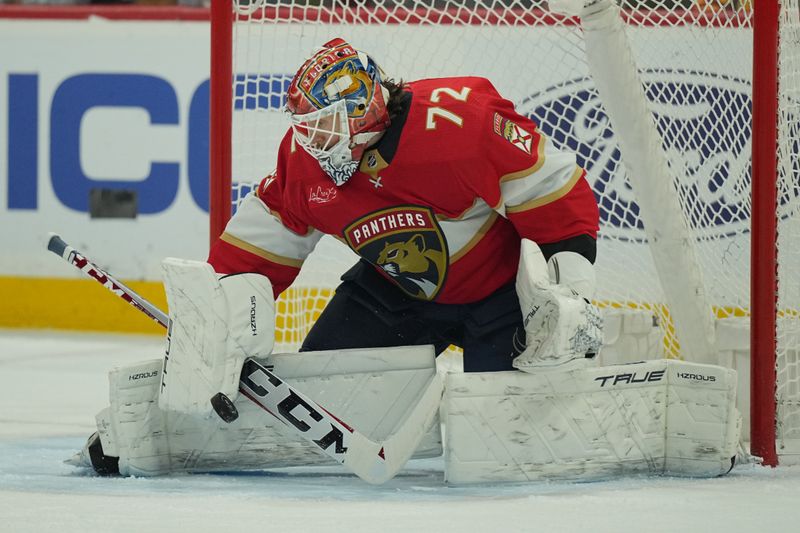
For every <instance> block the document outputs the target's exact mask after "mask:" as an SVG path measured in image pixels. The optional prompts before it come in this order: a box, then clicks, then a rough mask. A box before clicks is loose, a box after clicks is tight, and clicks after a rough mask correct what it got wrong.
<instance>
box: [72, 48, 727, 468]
mask: <svg viewBox="0 0 800 533" xmlns="http://www.w3.org/2000/svg"><path fill="white" fill-rule="evenodd" d="M286 102H287V103H286V111H287V113H288V115H289V117H290V119H291V123H292V126H291V128H290V129H289V131H287V132H286V135H285V137H284V138H283V141H282V142H281V145H280V148H279V155H278V164H277V169H276V170H275V171H274V172H273V173H272V174H270V175H269V176H267V177H266V178H265V179H264V180H263V181H262V182H261V184H260V186H259V187H258V188H257V190H255V191H253V192H252V193H251V194H250V195H249V196H248V197H247V198H246V199H245V200H244V202H243V204H242V205H241V206H240V207H239V209H238V210H237V212H236V214H235V215H234V217H233V218H232V219H231V221H230V222H229V224H228V226H227V228H226V231H225V233H224V234H223V235H222V236H221V237H220V239H219V240H218V241H217V242H216V244H215V245H214V246H213V247H212V249H211V252H210V256H209V259H208V262H195V261H187V260H179V259H167V260H166V261H165V262H164V267H163V268H164V280H165V286H166V291H167V298H168V302H169V309H170V319H171V327H170V332H169V335H168V339H167V355H166V358H160V359H156V360H152V361H147V362H143V363H141V364H138V365H134V366H131V367H128V368H121V369H116V370H114V371H112V372H111V374H110V381H111V387H110V405H109V407H108V408H106V409H104V410H102V411H101V412H100V413H99V414H98V415H97V427H98V431H97V433H95V434H94V435H92V436H91V437H90V439H89V441H88V443H87V445H86V447H85V448H84V450H82V451H81V452H80V453H79V454H77V455H76V457H75V458H74V459H73V462H74V463H75V464H77V465H84V466H92V467H93V468H94V469H95V470H96V471H97V472H99V473H101V474H121V475H138V476H154V475H168V474H171V473H177V472H210V471H215V470H225V471H235V470H248V469H267V468H274V467H288V466H294V465H304V466H306V465H312V464H323V463H332V462H333V461H336V462H339V463H341V464H343V465H344V466H346V467H347V468H349V469H350V470H351V471H353V472H354V473H355V474H357V475H358V476H359V477H361V478H363V479H364V480H366V481H368V482H371V483H382V482H385V481H387V480H388V479H391V477H392V476H394V475H395V474H396V473H397V472H398V471H399V470H400V469H401V468H402V467H403V465H404V464H405V462H406V461H407V459H409V458H410V457H412V456H413V457H431V456H438V455H441V454H442V453H443V454H444V464H445V480H446V481H447V482H450V483H478V482H501V481H531V480H539V479H598V478H604V477H610V476H616V475H624V474H628V473H650V474H671V475H686V476H717V475H721V474H724V473H726V472H728V470H729V469H730V468H731V465H732V457H734V455H735V453H736V449H737V445H738V441H739V433H740V425H741V423H740V416H739V414H738V412H737V411H736V408H735V382H736V379H735V375H734V373H733V371H730V370H727V369H723V368H719V367H715V366H709V365H694V364H690V363H685V362H681V361H672V360H656V361H650V362H644V363H638V364H632V365H624V366H607V367H598V366H596V363H595V355H596V354H597V353H598V350H599V349H600V348H601V345H602V341H603V335H602V328H603V324H602V319H601V315H600V312H599V310H598V308H597V307H596V306H595V305H593V303H592V301H591V297H592V294H593V291H594V287H595V275H594V266H593V264H594V260H595V253H596V246H595V239H596V237H597V230H598V208H597V204H596V201H595V198H594V195H593V193H592V190H591V188H590V187H589V184H588V182H587V180H586V175H585V174H586V173H585V171H584V169H582V168H581V167H580V166H578V165H577V164H576V158H575V155H574V154H570V153H565V152H562V151H559V150H558V149H556V148H555V147H554V146H553V144H552V143H551V142H549V141H548V139H546V138H545V137H544V136H542V134H541V133H540V131H539V129H538V127H537V125H536V124H535V123H534V122H532V121H531V119H530V118H528V117H526V116H522V115H520V114H517V113H516V111H515V110H514V106H513V104H512V103H511V102H510V101H508V100H506V99H504V98H503V97H501V96H500V94H498V92H497V91H496V90H495V88H494V87H493V86H492V84H491V83H490V82H489V81H488V80H486V79H483V78H478V77H452V78H438V79H425V80H420V81H412V82H398V81H393V80H391V79H388V78H386V77H384V75H383V72H382V71H381V69H380V68H379V67H378V65H377V64H376V62H375V60H374V59H373V58H371V57H370V56H368V55H367V54H365V53H363V52H361V51H359V50H356V49H355V48H354V47H352V46H351V45H350V44H349V43H347V42H346V41H344V40H342V39H334V40H332V41H330V42H328V43H326V44H324V45H323V46H322V47H321V48H320V49H319V50H318V51H316V52H315V53H314V54H313V55H312V56H311V57H310V59H308V60H307V61H306V62H305V63H304V64H303V65H302V66H301V67H300V69H299V70H298V72H297V74H296V75H295V76H294V78H293V79H292V82H291V84H290V86H289V88H288V92H287V95H286ZM325 234H328V235H333V236H335V237H336V238H338V239H339V240H341V241H342V242H344V243H345V244H347V245H348V246H349V247H350V248H351V249H352V250H353V251H354V252H356V253H357V254H358V255H359V256H360V257H361V259H360V261H359V262H358V263H357V264H356V265H354V266H353V268H352V269H351V270H349V271H348V272H347V273H345V274H344V276H343V277H342V282H341V284H340V285H339V287H338V288H337V290H336V293H335V296H334V297H333V299H332V300H331V301H330V303H329V304H328V306H327V307H326V309H325V310H324V312H323V313H322V315H321V316H320V317H319V320H318V321H317V322H316V324H315V325H314V327H313V328H312V329H311V331H310V332H309V334H308V336H307V338H306V339H305V341H304V343H303V346H302V348H301V351H300V353H296V354H274V353H272V348H273V344H274V322H275V313H274V308H275V305H274V298H275V297H277V295H279V294H280V293H281V292H283V291H284V290H285V289H286V288H287V287H288V286H289V285H290V284H291V283H292V281H293V280H294V278H295V277H296V276H297V274H298V272H299V271H300V267H301V265H302V263H303V261H304V259H305V258H306V257H307V256H308V255H309V254H310V253H311V251H312V250H313V249H314V247H315V245H316V243H317V242H318V241H319V239H320V238H321V237H322V236H323V235H325ZM450 344H454V345H456V346H459V347H461V348H463V354H464V372H463V373H461V372H459V373H450V374H447V376H446V379H445V380H444V381H445V383H444V384H443V383H442V379H441V377H440V376H439V375H437V372H436V366H435V356H436V355H437V354H438V353H440V352H442V351H443V350H444V349H445V348H446V347H447V346H448V345H450ZM212 398H213V400H212ZM442 427H444V428H445V429H446V431H445V432H444V433H445V435H446V440H445V441H444V442H443V440H442V432H441V428H442Z"/></svg>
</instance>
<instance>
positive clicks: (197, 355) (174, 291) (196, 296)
mask: <svg viewBox="0 0 800 533" xmlns="http://www.w3.org/2000/svg"><path fill="white" fill-rule="evenodd" d="M162 268H163V272H164V286H165V289H166V292H167V300H168V303H169V311H170V326H169V333H168V335H167V353H166V357H165V359H164V373H163V376H162V378H163V379H162V389H161V395H160V397H159V405H160V407H161V408H162V409H167V410H174V411H180V412H185V413H192V414H199V415H206V416H210V415H212V406H211V403H210V399H211V397H212V396H214V395H215V394H217V393H219V392H221V393H223V394H225V395H226V396H228V398H230V399H231V400H233V399H235V397H236V396H237V395H238V391H239V377H240V374H241V371H242V365H243V364H244V360H245V359H246V358H247V357H266V356H268V355H269V354H270V353H271V352H272V347H273V344H274V328H275V302H274V298H273V295H272V285H271V284H270V282H269V279H267V278H266V277H265V276H262V275H260V274H252V273H251V274H237V275H233V276H223V277H222V278H220V279H217V278H218V276H217V274H216V273H215V272H214V270H213V269H212V268H211V265H209V264H208V263H204V262H199V261H188V260H185V259H174V258H168V259H166V260H164V262H163V264H162Z"/></svg>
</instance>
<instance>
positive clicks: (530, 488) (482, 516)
mask: <svg viewBox="0 0 800 533" xmlns="http://www.w3.org/2000/svg"><path fill="white" fill-rule="evenodd" d="M162 349H163V343H162V341H161V340H160V339H155V338H152V337H135V336H111V335H108V336H100V335H78V334H60V333H41V332H17V331H7V332H0V532H3V533H5V532H15V533H16V532H45V531H47V532H58V533H72V532H80V533H94V532H98V533H104V532H160V531H175V532H178V531H180V532H189V533H194V532H214V533H222V532H224V531H236V532H239V531H245V530H250V529H251V528H253V529H256V528H257V530H258V531H264V532H294V531H299V532H304V531H314V532H321V531H324V532H326V533H328V532H337V531H346V532H360V531H369V532H382V531H404V532H406V533H420V532H428V531H431V532H437V533H439V532H449V531H454V532H459V533H471V532H486V533H505V532H510V531H532V532H533V531H542V532H547V533H560V532H580V533H599V532H615V533H616V532H637V533H639V532H643V533H650V532H669V533H676V532H685V533H692V532H702V533H713V532H720V533H723V532H724V533H734V532H751V531H753V532H755V531H771V530H774V531H780V532H781V533H788V532H793V531H800V503H798V501H800V468H797V467H795V468H785V467H783V468H777V469H764V468H760V467H754V466H742V467H738V468H736V469H735V470H734V471H733V472H732V473H731V474H730V475H728V476H727V477H724V478H717V479H698V480H691V479H676V478H626V479H617V480H611V481H605V482H595V483H555V482H549V483H530V484H514V485H495V486H470V487H448V486H446V485H444V483H443V474H442V468H443V465H442V461H441V459H436V460H427V461H415V462H412V463H410V464H409V465H408V467H407V468H406V470H404V471H403V472H402V474H401V475H400V476H399V477H397V478H395V479H394V480H392V481H391V482H389V483H387V484H386V485H383V486H380V487H373V486H369V485H366V484H364V483H363V482H362V481H360V480H359V479H358V478H356V477H354V476H353V475H351V474H349V473H347V472H346V471H345V470H344V469H341V468H334V467H328V468H325V467H316V468H304V469H285V470H276V471H270V472H263V473H249V474H246V475H243V474H214V475H186V476H174V477H164V478H149V479H145V478H100V477H96V476H94V475H92V474H91V473H88V472H86V471H82V470H79V469H75V468H73V467H70V466H67V465H65V464H63V460H64V459H66V458H68V457H69V456H71V455H72V453H74V452H75V451H76V450H78V449H79V448H80V447H81V446H82V444H83V441H84V439H85V438H86V437H87V436H88V435H89V433H90V432H91V431H93V428H94V415H95V413H96V412H97V411H99V410H100V409H101V408H103V407H104V406H105V404H106V401H107V394H108V393H107V380H106V373H107V372H108V370H109V369H111V368H112V367H114V366H119V365H123V364H127V363H131V362H135V361H138V360H145V359H152V358H153V357H157V356H158V354H159V353H161V351H162Z"/></svg>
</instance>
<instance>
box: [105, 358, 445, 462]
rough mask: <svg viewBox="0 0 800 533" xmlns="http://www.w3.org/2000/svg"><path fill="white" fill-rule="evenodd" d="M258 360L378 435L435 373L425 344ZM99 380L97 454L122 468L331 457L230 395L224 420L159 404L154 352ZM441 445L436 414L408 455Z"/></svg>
mask: <svg viewBox="0 0 800 533" xmlns="http://www.w3.org/2000/svg"><path fill="white" fill-rule="evenodd" d="M266 362H267V363H268V364H269V365H274V372H275V373H276V374H277V375H280V376H281V378H283V379H284V380H285V381H286V382H287V383H289V384H291V385H292V386H293V387H296V388H297V390H299V391H300V392H303V393H305V394H307V395H308V396H309V397H311V398H312V399H314V400H315V401H317V402H319V403H320V404H321V405H323V406H325V408H326V409H328V410H329V411H330V412H331V413H332V414H334V415H335V416H337V417H339V418H340V419H342V420H346V421H347V422H348V423H350V424H351V425H352V426H353V427H355V428H356V429H357V430H358V431H360V432H362V433H363V434H364V435H365V436H366V437H367V438H370V439H373V440H380V441H382V440H384V439H386V438H387V437H388V436H390V435H392V434H393V433H394V432H395V430H396V429H397V428H398V427H400V425H401V424H402V423H403V421H404V420H405V419H406V418H407V416H408V415H409V413H410V412H411V411H412V410H413V408H414V406H415V405H416V404H417V402H418V401H419V398H420V397H421V396H422V395H423V393H424V391H425V390H426V389H427V387H428V385H429V383H430V382H431V380H432V379H433V377H434V375H435V374H436V368H435V363H434V353H433V349H432V347H430V346H419V347H401V348H381V349H366V350H364V349H362V350H338V351H326V352H304V353H299V354H276V355H272V356H270V357H269V359H268V360H267V361H266ZM109 380H110V398H111V402H110V403H111V405H110V407H109V408H107V409H104V410H103V411H101V412H100V413H99V414H98V416H97V421H98V430H99V433H100V439H101V442H102V445H103V450H104V452H105V454H106V455H113V456H117V457H119V458H120V461H119V468H120V473H121V474H123V475H136V476H155V475H164V474H170V473H177V472H213V471H221V470H223V471H239V470H257V469H265V468H282V467H289V466H308V465H316V464H335V463H334V461H333V460H332V459H330V458H329V457H328V456H326V455H325V454H324V453H323V452H321V451H320V450H319V448H318V447H317V446H315V445H313V444H311V443H309V442H308V441H306V440H303V439H302V438H301V437H299V436H297V434H296V432H295V431H293V430H292V429H290V428H289V427H288V426H286V425H285V424H283V423H282V422H280V421H278V419H276V418H273V417H271V416H270V415H269V414H268V413H266V412H265V411H264V410H263V409H261V408H260V407H258V406H257V405H256V404H254V403H253V402H251V401H250V400H249V399H247V398H246V397H244V396H240V397H239V398H238V399H237V400H236V401H235V402H234V404H235V405H236V407H237V409H238V411H239V417H238V419H236V420H235V421H234V422H232V423H230V424H227V423H225V422H223V421H222V420H220V419H219V418H218V417H210V418H204V417H198V416H192V415H187V414H184V413H178V412H174V411H164V410H162V409H161V408H159V406H158V401H157V398H158V388H159V384H160V381H161V361H160V360H154V361H149V362H145V363H141V364H139V365H134V366H131V367H127V368H122V369H116V370H114V371H112V372H111V373H110V375H109ZM441 453H442V444H441V434H440V429H439V418H438V416H437V417H436V418H435V420H434V421H433V423H432V425H431V427H430V429H429V430H428V431H427V433H426V434H425V435H424V437H423V438H422V440H421V442H420V444H419V445H418V447H417V451H416V453H415V454H414V457H434V456H438V455H441Z"/></svg>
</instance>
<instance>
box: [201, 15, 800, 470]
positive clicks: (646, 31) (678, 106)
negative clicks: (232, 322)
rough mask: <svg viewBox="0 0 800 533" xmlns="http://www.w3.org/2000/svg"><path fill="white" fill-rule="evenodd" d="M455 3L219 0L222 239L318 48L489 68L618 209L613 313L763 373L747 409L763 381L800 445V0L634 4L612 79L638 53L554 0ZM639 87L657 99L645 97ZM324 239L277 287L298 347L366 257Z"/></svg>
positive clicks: (216, 106) (218, 221)
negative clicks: (601, 44)
mask: <svg viewBox="0 0 800 533" xmlns="http://www.w3.org/2000/svg"><path fill="white" fill-rule="evenodd" d="M634 5H635V6H638V7H635V8H632V7H631V6H634ZM453 6H454V4H453V3H451V2H447V1H445V0H406V1H404V2H396V1H389V0H353V1H351V2H339V1H336V2H333V1H331V0H317V1H314V2H309V1H308V0H294V2H288V3H287V2H280V3H278V2H277V1H276V0H266V1H265V0H245V1H244V2H240V3H237V4H233V3H232V2H231V0H214V1H213V2H212V7H211V15H212V35H211V50H212V54H211V132H210V153H211V164H210V169H211V170H210V172H211V213H210V220H211V238H212V240H213V239H214V238H216V236H218V235H219V234H221V233H222V231H223V229H224V226H225V223H226V221H227V220H228V218H229V217H230V213H231V210H232V209H234V208H235V205H236V202H237V198H238V195H239V194H240V191H241V190H242V189H241V187H240V186H239V185H237V184H240V183H243V184H244V189H243V190H244V192H246V191H247V190H249V187H250V186H252V183H254V182H257V181H258V180H259V179H260V178H261V177H262V176H263V175H265V174H266V173H268V172H270V171H271V170H272V168H274V165H275V161H274V158H275V153H276V149H277V143H278V141H279V139H280V137H281V136H282V135H283V132H284V131H285V128H286V127H287V125H288V122H287V121H286V119H285V117H283V116H282V115H281V112H280V106H281V103H282V91H283V90H284V89H285V86H286V84H287V83H288V79H289V78H290V76H291V74H292V73H293V72H294V70H295V69H296V68H297V66H298V65H299V64H300V63H301V62H302V60H303V59H304V58H305V57H307V56H308V54H309V53H310V52H311V51H312V49H313V48H314V47H315V46H318V45H319V44H321V43H323V42H325V41H326V40H328V39H329V38H331V37H334V36H342V37H345V38H346V39H348V40H349V41H350V42H351V43H353V44H354V45H355V46H357V47H360V48H362V49H364V50H366V51H368V52H370V53H371V54H372V55H374V57H375V58H376V59H377V60H378V62H379V63H380V64H381V66H382V67H383V68H384V69H385V70H387V71H388V72H389V74H390V75H391V76H393V77H396V78H403V79H415V78H421V77H433V76H446V75H465V74H474V75H483V76H486V77H488V78H490V79H491V80H492V81H493V82H494V83H495V85H496V86H497V87H498V89H499V90H500V92H501V93H503V94H504V95H506V96H508V97H509V98H511V99H512V100H514V101H515V103H516V104H517V107H518V109H519V110H520V111H521V112H524V113H527V114H530V115H531V116H533V117H534V119H535V120H536V121H537V122H538V123H539V124H540V125H541V128H542V130H543V131H544V132H545V133H546V134H547V135H548V138H549V139H550V140H551V141H552V142H554V143H557V144H559V145H561V146H563V147H564V148H566V149H569V150H572V151H575V152H576V153H578V155H579V158H580V159H581V162H582V163H583V165H584V166H585V167H586V168H587V170H588V172H589V177H590V180H591V181H592V184H593V188H594V190H595V194H596V196H597V198H598V201H599V204H600V208H601V216H602V220H601V232H600V238H599V242H598V263H597V269H598V280H599V284H600V288H599V291H598V295H597V303H598V304H599V305H601V306H602V307H604V309H605V310H606V311H608V312H609V313H610V314H611V315H613V314H614V313H615V312H623V314H625V313H640V314H641V313H644V314H645V315H647V316H652V317H653V320H654V321H655V323H657V325H658V332H659V336H658V341H657V343H656V344H653V343H652V342H651V343H650V344H647V345H646V346H645V349H644V351H645V352H646V353H648V354H650V355H652V357H660V356H666V357H677V358H683V359H686V360H694V361H699V362H718V363H721V364H725V365H730V366H733V367H734V368H736V369H737V370H738V371H739V373H740V375H741V376H742V380H744V379H745V378H748V377H749V385H750V391H747V390H746V389H747V387H746V386H745V383H743V382H742V381H741V380H740V396H742V397H743V403H740V406H741V408H742V409H743V410H745V409H746V408H747V405H746V401H745V400H744V398H746V397H748V396H749V399H750V409H749V410H750V416H746V417H745V418H746V419H748V420H749V423H750V434H751V448H752V451H753V453H754V454H755V455H758V456H760V457H763V458H764V460H765V463H766V464H777V461H778V456H780V458H781V461H782V462H792V461H797V460H798V459H800V311H799V309H800V276H798V274H797V273H796V272H794V271H793V270H795V268H794V267H793V265H800V252H799V251H798V250H800V227H798V226H800V223H798V220H800V155H799V154H800V127H799V126H797V124H798V123H800V49H799V48H800V20H798V17H800V11H798V0H787V1H785V2H783V3H778V2H775V1H773V0H761V1H759V2H758V3H757V5H756V6H755V8H754V9H751V6H750V4H749V3H746V2H737V1H735V0H731V1H710V2H704V4H703V5H702V6H698V5H693V4H691V2H690V0H677V1H673V0H647V1H644V2H635V1H628V2H626V3H625V6H626V7H625V9H624V10H622V14H621V18H622V20H624V22H625V23H624V25H623V26H624V29H623V31H622V34H621V35H622V37H623V38H624V41H625V43H627V44H624V45H625V46H628V45H629V46H630V48H631V52H630V54H629V55H630V59H631V61H630V63H631V65H633V67H632V68H633V72H634V74H635V78H636V79H635V80H634V81H632V82H631V81H630V80H628V81H625V80H626V78H624V77H619V79H610V80H609V79H606V80H605V81H603V80H601V79H600V78H602V77H606V78H608V77H610V76H609V73H610V72H617V71H616V70H614V69H616V68H625V65H608V66H607V65H605V63H606V59H608V58H609V57H616V55H614V54H606V55H605V57H604V56H603V55H602V54H600V57H599V58H598V57H597V56H598V53H597V50H596V49H595V48H594V47H592V48H590V49H589V50H586V46H585V40H584V39H585V38H588V36H587V35H586V34H584V33H583V30H582V29H581V27H580V25H579V24H578V22H577V21H576V20H572V19H567V18H564V17H561V16H558V15H554V14H552V13H550V12H549V11H547V9H546V7H547V6H546V3H540V2H530V1H520V0H505V1H504V2H501V3H497V2H491V3H489V2H487V3H486V4H485V5H484V4H483V3H482V2H481V0H476V1H474V2H469V3H461V4H460V5H459V7H453ZM618 45H620V43H616V44H614V45H613V46H618ZM587 52H589V54H588V55H589V56H590V57H592V56H593V57H595V59H587ZM598 65H600V66H598ZM611 77H612V78H613V76H611ZM604 84H605V85H608V87H611V92H610V93H609V89H608V87H606V88H604ZM620 95H625V97H624V98H623V101H622V102H621V104H622V105H617V106H616V107H617V109H616V110H615V104H614V102H613V100H614V99H615V98H617V99H619V98H620ZM639 97H642V98H644V100H642V101H643V102H645V105H646V108H647V110H648V111H647V112H644V113H638V112H634V111H632V110H633V109H635V106H634V105H632V104H630V105H629V102H632V101H634V100H636V99H637V98H639ZM626 98H627V99H626ZM637 119H638V120H644V121H645V123H640V126H641V127H642V128H643V129H642V130H641V131H645V132H647V131H650V132H651V133H652V132H654V133H655V135H656V137H655V139H656V143H655V144H656V147H655V148H653V145H652V143H651V144H649V145H648V144H647V143H646V142H644V140H643V139H641V138H639V137H640V136H639V135H636V134H635V133H634V134H633V135H631V134H630V133H629V134H627V137H626V133H625V131H624V130H625V128H626V126H625V125H624V124H625V123H631V124H632V127H633V131H634V132H636V131H638V130H636V128H637V127H638V126H637V125H636V121H637ZM645 137H647V135H645ZM626 149H627V152H626ZM659 176H660V177H662V178H663V179H660V180H659V179H656V177H659ZM751 184H752V186H751ZM323 242H324V241H323ZM326 246H328V247H327V248H324V247H323V248H324V249H323V251H321V252H315V254H312V257H311V258H309V261H308V262H307V264H306V265H304V268H303V273H302V274H301V278H300V279H298V282H297V283H296V284H295V286H294V287H293V288H291V289H289V291H287V294H285V295H284V297H282V302H279V310H280V313H279V317H278V331H276V339H277V340H278V343H279V345H281V346H282V347H283V349H288V350H291V349H296V346H297V342H298V341H299V340H301V339H302V336H303V335H304V333H305V331H306V330H307V328H308V327H309V326H310V324H311V323H312V322H313V320H314V317H315V315H316V314H318V312H319V311H320V309H321V308H322V307H323V306H324V304H325V301H326V300H327V298H329V297H330V295H331V294H332V290H333V287H334V286H335V284H336V279H337V274H338V272H339V271H340V270H342V269H343V268H345V267H346V265H347V264H348V263H349V262H350V261H352V260H353V256H352V255H351V254H350V255H348V254H349V252H348V251H347V250H342V248H343V247H342V246H341V245H340V244H339V243H337V242H333V243H331V244H330V245H326ZM314 256H322V259H320V258H317V260H316V262H315V261H314V260H313V259H314ZM626 316H627V315H626ZM620 320H622V321H623V322H621V323H624V321H626V320H628V319H627V318H625V317H624V316H623V318H622V319H620ZM743 335H744V336H745V337H749V339H750V341H749V343H748V342H742V341H741V338H743ZM642 342H644V341H642ZM281 343H282V344H281ZM638 348H639V349H642V346H639V347H638ZM750 354H753V356H752V357H749V355H750ZM748 392H749V394H748Z"/></svg>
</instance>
